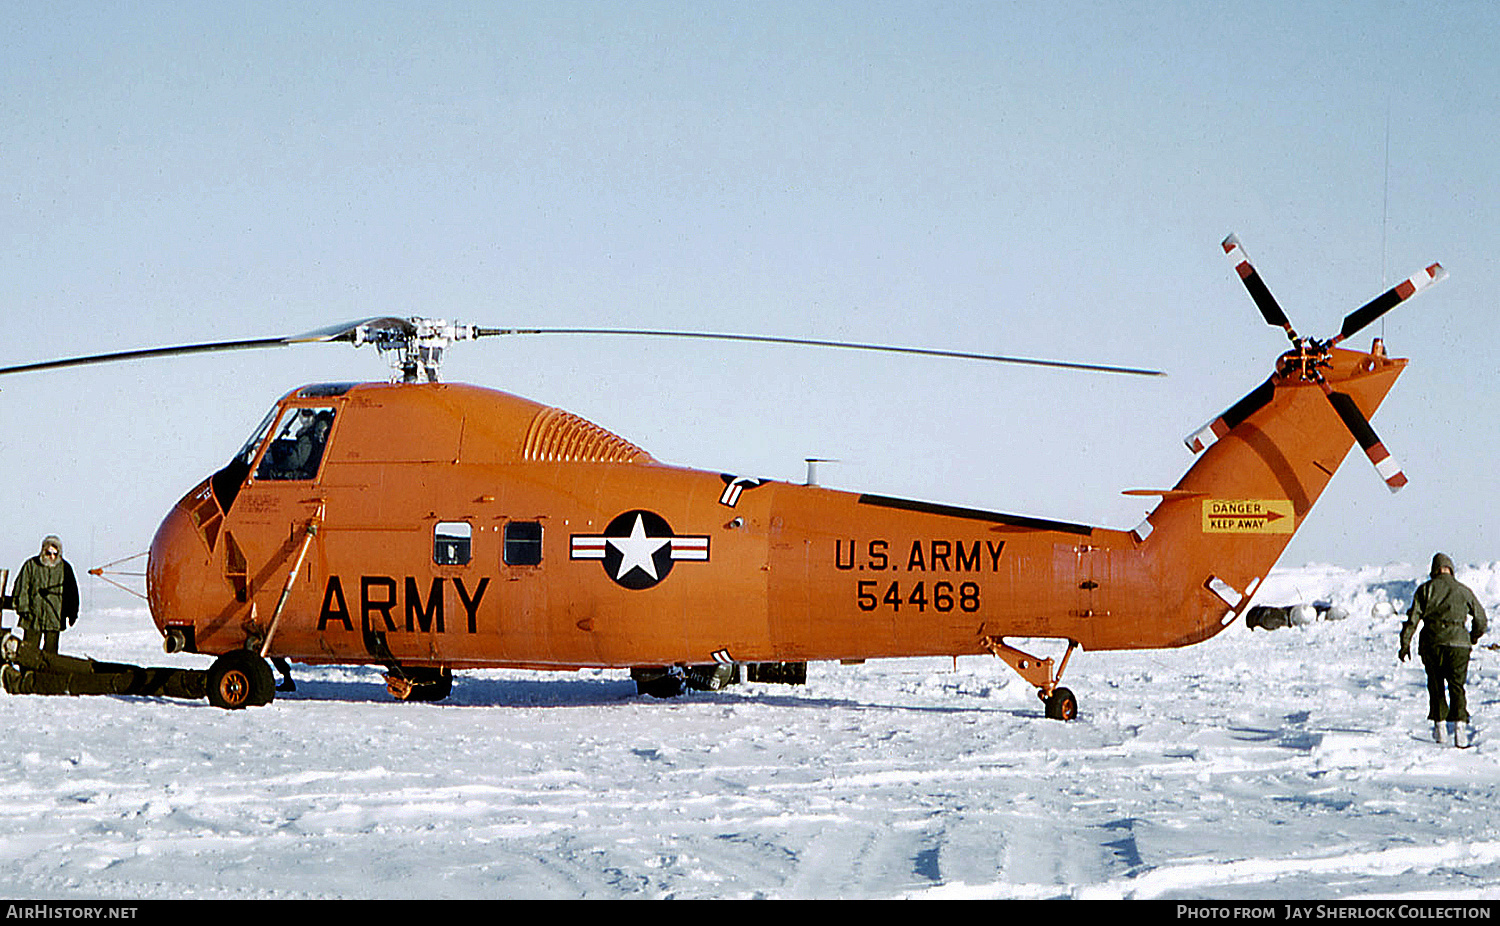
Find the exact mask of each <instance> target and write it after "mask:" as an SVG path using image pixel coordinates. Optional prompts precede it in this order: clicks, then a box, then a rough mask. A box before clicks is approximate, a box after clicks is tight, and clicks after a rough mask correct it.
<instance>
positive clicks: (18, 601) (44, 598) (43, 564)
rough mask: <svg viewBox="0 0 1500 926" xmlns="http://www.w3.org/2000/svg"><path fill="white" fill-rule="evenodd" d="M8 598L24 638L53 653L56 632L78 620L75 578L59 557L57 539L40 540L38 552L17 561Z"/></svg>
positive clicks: (60, 551)
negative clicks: (24, 633) (12, 585)
mask: <svg viewBox="0 0 1500 926" xmlns="http://www.w3.org/2000/svg"><path fill="white" fill-rule="evenodd" d="M11 599H12V606H13V607H14V608H15V610H16V614H17V615H18V617H19V620H18V621H17V623H18V624H20V626H21V629H22V630H24V631H26V640H27V642H32V641H36V642H37V643H38V644H39V645H40V646H41V648H42V651H43V652H48V653H56V652H57V638H58V635H59V634H61V633H62V631H63V629H64V628H67V627H71V626H73V624H74V623H75V622H76V621H77V620H78V581H77V580H76V579H75V578H74V577H73V567H72V566H70V565H69V564H68V561H67V560H65V559H63V558H62V541H61V540H58V539H57V538H56V537H54V536H48V537H46V538H45V539H43V540H42V552H41V553H38V554H37V555H36V556H33V557H32V558H31V559H29V560H27V561H26V562H25V563H23V564H22V565H21V571H20V573H18V574H17V575H16V587H15V590H14V592H13V593H12V595H11Z"/></svg>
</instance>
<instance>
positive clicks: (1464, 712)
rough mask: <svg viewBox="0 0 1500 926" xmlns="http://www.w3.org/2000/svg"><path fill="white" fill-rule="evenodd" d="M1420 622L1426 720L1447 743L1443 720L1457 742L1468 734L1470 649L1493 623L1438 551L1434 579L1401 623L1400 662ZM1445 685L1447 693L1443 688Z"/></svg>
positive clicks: (1435, 735) (1408, 652) (1462, 741)
mask: <svg viewBox="0 0 1500 926" xmlns="http://www.w3.org/2000/svg"><path fill="white" fill-rule="evenodd" d="M1418 624H1421V625H1422V635H1421V636H1420V637H1419V638H1418V640H1417V653H1418V654H1419V655H1420V656H1421V657H1422V666H1423V668H1425V669H1426V670H1427V719H1428V720H1431V721H1432V738H1433V739H1434V740H1435V741H1437V742H1439V743H1441V742H1444V729H1443V727H1444V724H1446V725H1447V731H1446V732H1448V733H1450V734H1452V736H1453V743H1454V745H1455V746H1463V745H1465V744H1466V740H1468V739H1469V738H1470V731H1469V702H1468V698H1467V696H1466V695H1465V692H1464V685H1465V683H1467V681H1468V677H1469V650H1470V649H1471V648H1472V647H1473V646H1474V644H1475V643H1477V642H1479V638H1480V637H1481V636H1483V635H1484V632H1485V630H1486V629H1487V628H1488V627H1489V623H1488V621H1487V619H1486V618H1485V614H1484V606H1483V605H1481V604H1480V603H1479V599H1477V598H1475V597H1474V592H1473V591H1471V590H1470V589H1469V587H1468V586H1467V585H1464V584H1463V583H1462V582H1460V581H1458V580H1457V579H1455V578H1454V577H1453V560H1451V559H1449V558H1448V556H1447V554H1445V553H1439V554H1437V555H1436V556H1434V557H1433V558H1432V577H1431V578H1429V579H1428V580H1427V581H1426V582H1423V583H1422V584H1421V585H1419V586H1417V591H1416V593H1415V594H1413V595H1412V599H1411V608H1410V609H1408V610H1407V612H1406V623H1404V624H1402V625H1401V649H1400V650H1399V651H1398V652H1397V653H1396V655H1397V657H1399V658H1400V659H1401V661H1402V662H1405V661H1406V660H1408V659H1410V658H1411V639H1412V637H1413V636H1415V635H1416V633H1417V625H1418ZM1445 688H1446V693H1445V691H1444V689H1445Z"/></svg>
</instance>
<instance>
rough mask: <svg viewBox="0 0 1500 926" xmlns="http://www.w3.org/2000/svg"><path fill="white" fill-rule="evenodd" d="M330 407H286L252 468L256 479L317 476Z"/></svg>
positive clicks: (331, 408)
mask: <svg viewBox="0 0 1500 926" xmlns="http://www.w3.org/2000/svg"><path fill="white" fill-rule="evenodd" d="M333 411H334V410H333V407H332V406H327V407H321V408H289V409H287V410H286V412H285V413H284V414H283V415H282V417H281V421H280V423H278V424H277V426H276V432H275V435H274V436H273V437H272V438H271V443H270V446H268V447H267V448H266V452H265V455H264V456H262V457H261V460H260V466H259V467H258V468H256V470H255V478H256V479H312V478H314V477H315V476H317V475H318V464H319V463H321V462H322V461H323V450H324V448H325V447H326V446H327V444H328V432H329V430H330V429H331V428H332V427H333Z"/></svg>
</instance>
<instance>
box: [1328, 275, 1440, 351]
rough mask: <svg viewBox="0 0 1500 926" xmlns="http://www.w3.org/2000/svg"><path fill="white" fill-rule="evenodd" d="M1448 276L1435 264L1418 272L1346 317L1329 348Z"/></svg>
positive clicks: (1329, 343)
mask: <svg viewBox="0 0 1500 926" xmlns="http://www.w3.org/2000/svg"><path fill="white" fill-rule="evenodd" d="M1447 275H1448V271H1446V270H1444V269H1443V268H1442V265H1441V264H1433V265H1432V266H1430V267H1428V268H1427V269H1426V270H1421V271H1418V272H1417V273H1415V274H1413V275H1412V276H1410V277H1408V278H1407V279H1405V280H1402V281H1401V282H1400V283H1397V284H1396V285H1395V286H1392V287H1391V288H1390V289H1388V290H1386V291H1385V292H1383V293H1381V294H1380V295H1378V296H1376V297H1375V298H1374V299H1371V300H1370V301H1369V302H1367V303H1365V304H1364V305H1363V306H1361V307H1360V308H1358V309H1355V310H1354V311H1353V312H1350V313H1349V314H1348V315H1346V316H1345V317H1344V327H1343V328H1342V329H1340V331H1339V333H1338V335H1337V336H1336V337H1334V338H1333V339H1332V340H1331V341H1329V342H1328V346H1329V347H1332V346H1334V345H1335V344H1337V343H1339V342H1340V341H1342V340H1344V339H1345V338H1347V337H1349V336H1350V335H1352V334H1354V333H1355V332H1357V331H1359V330H1360V329H1361V328H1364V327H1365V326H1366V325H1368V324H1369V323H1370V322H1373V321H1374V320H1375V319H1377V318H1379V317H1380V316H1382V315H1384V314H1385V313H1387V312H1389V311H1390V310H1391V309H1394V308H1395V307H1396V306H1398V305H1400V304H1401V303H1403V302H1405V301H1406V300H1408V299H1410V298H1411V297H1412V296H1415V295H1416V294H1417V293H1420V292H1421V291H1422V290H1424V289H1426V288H1427V287H1429V286H1431V285H1432V284H1434V283H1437V282H1439V281H1441V280H1442V279H1443V278H1444V277H1446V276H1447Z"/></svg>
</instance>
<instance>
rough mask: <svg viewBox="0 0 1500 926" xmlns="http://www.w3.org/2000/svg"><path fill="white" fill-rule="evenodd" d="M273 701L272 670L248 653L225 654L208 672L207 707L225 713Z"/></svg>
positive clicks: (273, 682)
mask: <svg viewBox="0 0 1500 926" xmlns="http://www.w3.org/2000/svg"><path fill="white" fill-rule="evenodd" d="M275 697H276V678H275V677H274V676H273V675H272V674H271V666H270V665H269V664H267V662H266V661H265V660H264V659H262V658H260V657H259V656H257V655H255V654H254V653H252V652H250V651H249V650H234V651H233V652H229V653H225V654H224V655H222V656H220V657H219V658H218V659H215V660H214V664H213V665H212V666H209V669H208V703H210V704H212V705H213V706H214V707H221V708H223V709H224V710H226V711H237V710H241V709H243V708H247V707H259V706H261V705H263V704H269V703H271V700H272V699H273V698H275Z"/></svg>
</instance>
